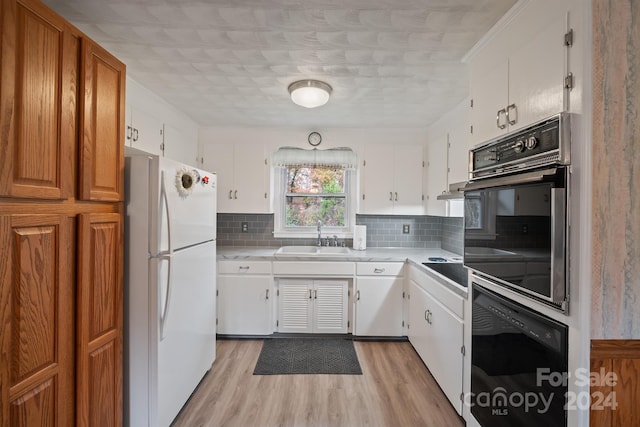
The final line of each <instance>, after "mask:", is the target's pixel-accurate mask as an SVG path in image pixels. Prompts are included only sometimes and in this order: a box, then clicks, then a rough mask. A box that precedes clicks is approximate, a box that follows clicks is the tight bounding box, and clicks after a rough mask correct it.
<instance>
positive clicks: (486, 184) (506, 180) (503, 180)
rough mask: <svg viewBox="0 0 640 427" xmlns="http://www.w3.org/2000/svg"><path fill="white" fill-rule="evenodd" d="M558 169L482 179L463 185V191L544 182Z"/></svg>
mask: <svg viewBox="0 0 640 427" xmlns="http://www.w3.org/2000/svg"><path fill="white" fill-rule="evenodd" d="M557 172H558V168H551V169H544V170H540V171H533V172H525V173H519V174H516V175H509V176H501V177H498V178H489V179H482V180H480V181H473V182H470V183H468V184H467V185H465V187H464V190H463V191H470V190H479V189H482V188H492V187H503V186H505V185H516V184H527V183H530V182H541V181H544V178H545V177H546V176H553V175H555V174H556V173H557Z"/></svg>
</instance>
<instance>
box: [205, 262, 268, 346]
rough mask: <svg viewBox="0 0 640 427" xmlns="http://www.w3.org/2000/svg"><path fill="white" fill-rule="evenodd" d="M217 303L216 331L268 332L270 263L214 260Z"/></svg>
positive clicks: (221, 332)
mask: <svg viewBox="0 0 640 427" xmlns="http://www.w3.org/2000/svg"><path fill="white" fill-rule="evenodd" d="M217 303H218V307H217V312H218V329H217V332H218V334H228V335H270V334H272V333H273V321H272V318H273V316H272V312H273V279H272V276H271V262H270V261H246V262H244V261H220V262H218V298H217Z"/></svg>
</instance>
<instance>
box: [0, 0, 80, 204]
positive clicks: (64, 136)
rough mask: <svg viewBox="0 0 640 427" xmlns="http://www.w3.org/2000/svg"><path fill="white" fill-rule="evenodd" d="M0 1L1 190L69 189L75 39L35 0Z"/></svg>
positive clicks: (50, 193)
mask: <svg viewBox="0 0 640 427" xmlns="http://www.w3.org/2000/svg"><path fill="white" fill-rule="evenodd" d="M0 7H1V8H2V11H1V12H2V13H1V14H0V16H1V17H2V18H1V19H2V25H1V27H0V31H1V33H0V37H1V39H0V43H1V44H0V55H1V56H0V60H1V64H2V70H1V74H0V79H1V80H0V87H1V89H0V136H1V138H0V152H2V157H0V196H5V197H20V198H31V199H65V198H68V197H71V196H73V194H74V192H75V183H74V181H75V170H74V166H75V162H74V158H75V156H76V146H75V143H76V133H77V125H76V123H77V118H78V112H77V111H76V108H75V107H76V104H77V99H76V98H77V94H76V92H77V82H78V65H77V64H78V46H79V39H78V37H77V35H76V34H74V33H73V31H72V30H71V28H70V27H69V25H68V24H67V23H66V22H65V21H64V20H63V19H62V18H61V17H59V16H58V15H56V14H55V13H53V12H52V11H50V10H49V9H48V8H46V7H44V6H43V5H41V4H40V3H39V2H35V1H28V2H23V1H16V0H3V2H2V5H1V6H0Z"/></svg>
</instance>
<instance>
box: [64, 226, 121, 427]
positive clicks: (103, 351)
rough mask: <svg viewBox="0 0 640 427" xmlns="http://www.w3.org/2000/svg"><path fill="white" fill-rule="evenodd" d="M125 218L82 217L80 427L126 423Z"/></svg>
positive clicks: (80, 236) (79, 317) (80, 245)
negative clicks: (123, 401) (123, 358)
mask: <svg viewBox="0 0 640 427" xmlns="http://www.w3.org/2000/svg"><path fill="white" fill-rule="evenodd" d="M122 218H123V217H122V215H121V214H116V213H114V214H82V215H80V218H79V228H78V229H79V236H78V242H79V243H78V244H79V263H78V280H79V281H78V315H77V317H78V326H77V341H78V346H77V359H78V362H77V384H76V387H77V390H78V392H77V403H76V404H77V408H78V410H77V414H78V419H77V424H78V425H79V426H96V425H97V426H101V425H105V426H106V425H109V426H117V425H120V423H121V422H122V420H121V416H120V414H121V413H122V328H123V324H122V322H123V287H122V275H123V271H122V268H123V220H122ZM112 422H113V424H112Z"/></svg>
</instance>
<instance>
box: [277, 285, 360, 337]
mask: <svg viewBox="0 0 640 427" xmlns="http://www.w3.org/2000/svg"><path fill="white" fill-rule="evenodd" d="M348 287H349V283H348V282H347V281H346V280H337V279H326V280H311V279H278V280H277V293H276V295H277V306H278V310H277V313H278V317H277V321H276V325H277V330H278V332H294V333H296V332H298V333H317V334H322V333H329V334H331V333H333V334H345V333H347V317H348V316H347V312H348V295H347V292H348Z"/></svg>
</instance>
